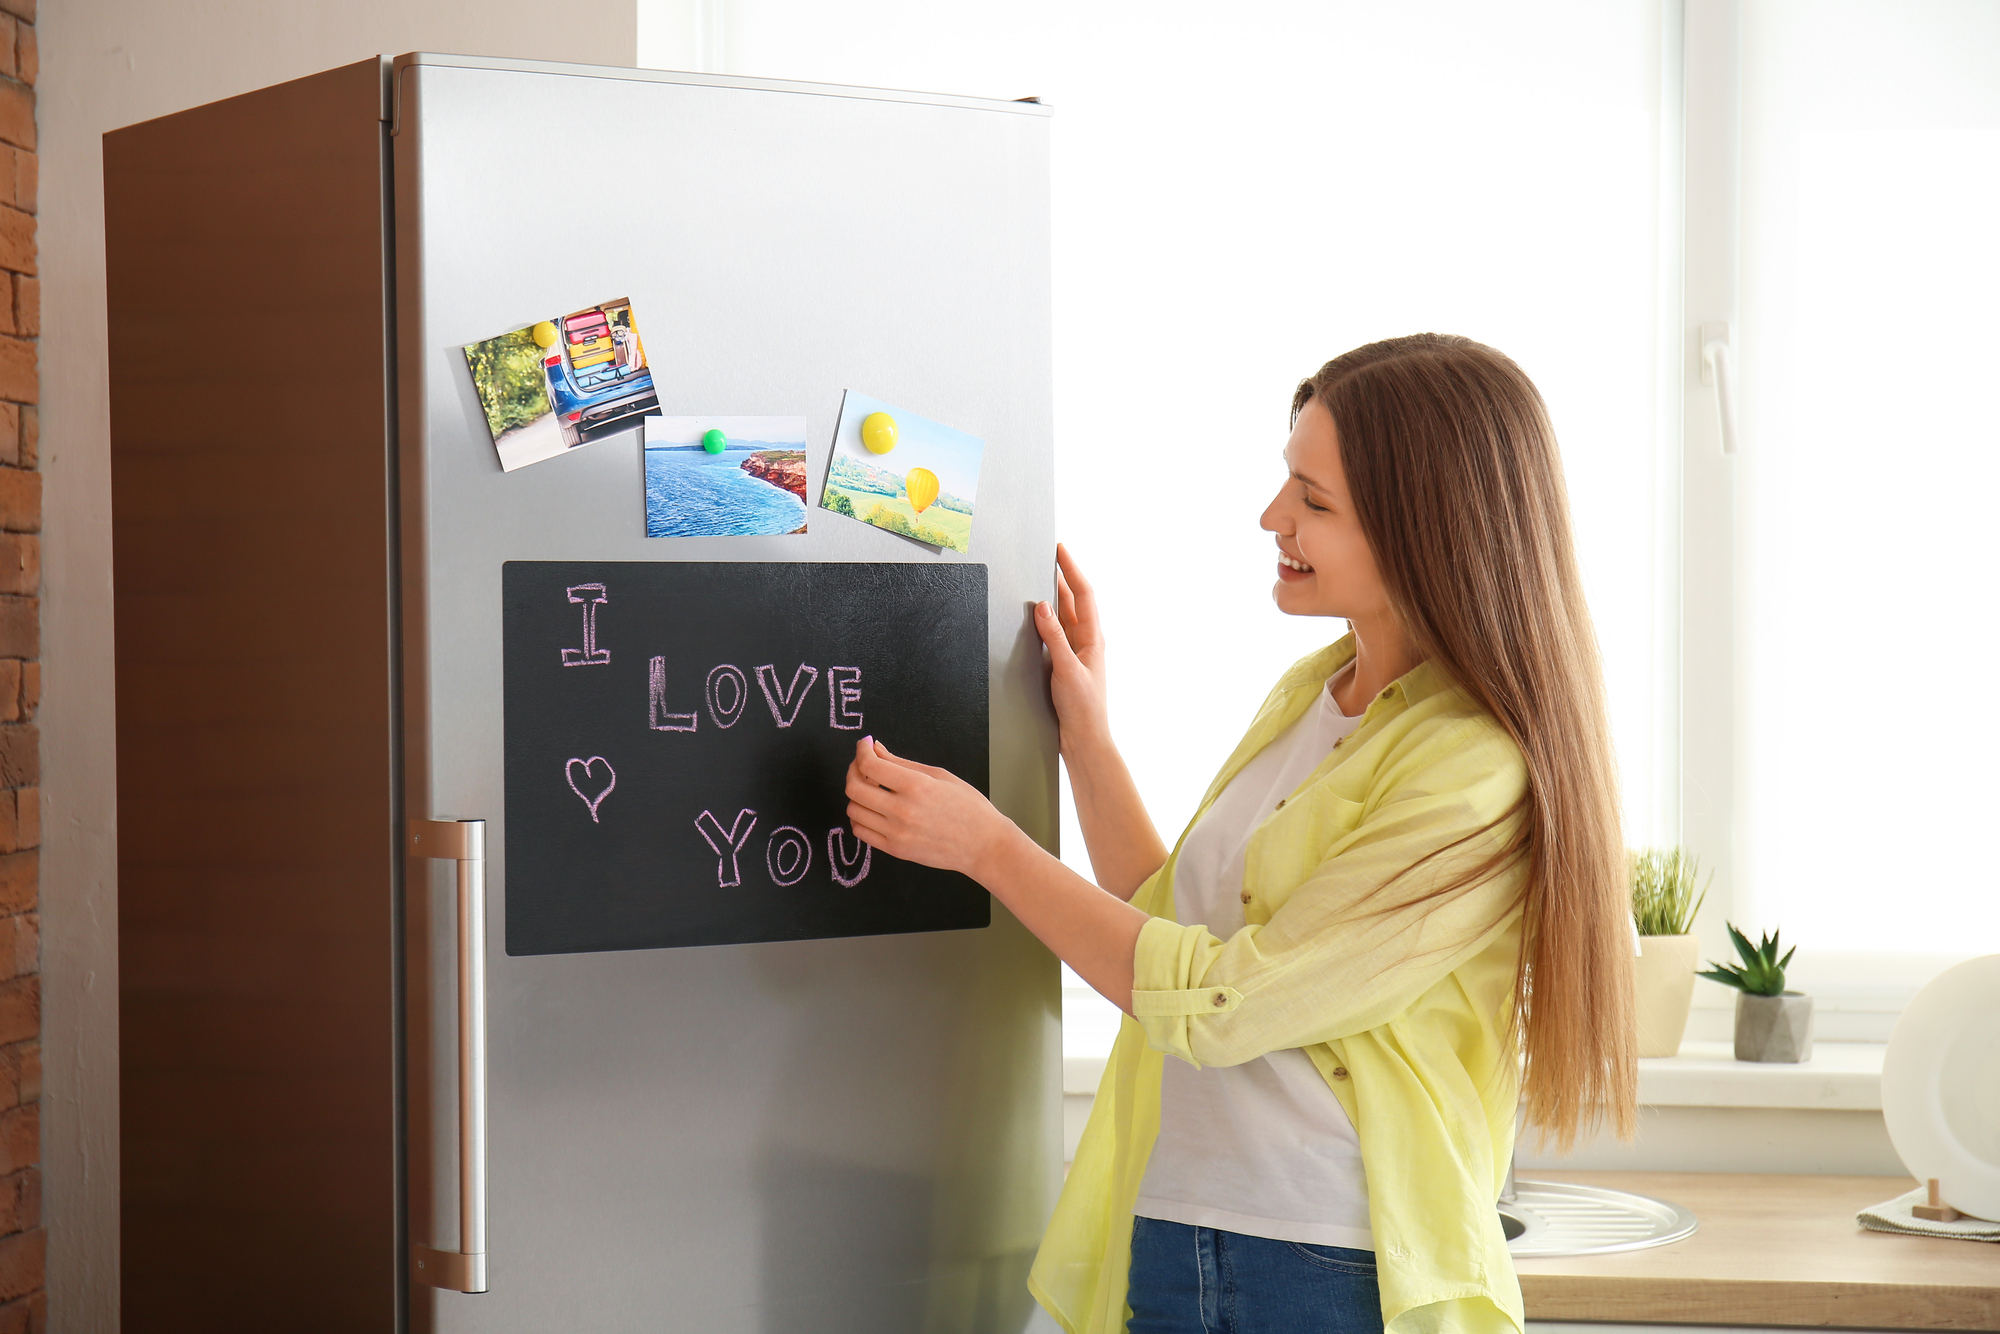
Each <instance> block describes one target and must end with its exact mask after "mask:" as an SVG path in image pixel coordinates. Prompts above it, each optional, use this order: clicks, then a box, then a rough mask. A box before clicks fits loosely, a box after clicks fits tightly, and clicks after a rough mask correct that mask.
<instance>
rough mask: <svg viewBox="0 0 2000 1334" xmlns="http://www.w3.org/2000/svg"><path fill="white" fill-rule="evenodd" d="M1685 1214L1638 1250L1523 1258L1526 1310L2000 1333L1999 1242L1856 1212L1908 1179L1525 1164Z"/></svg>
mask: <svg viewBox="0 0 2000 1334" xmlns="http://www.w3.org/2000/svg"><path fill="white" fill-rule="evenodd" d="M1522 1175H1523V1177H1525V1178H1528V1179H1533V1180H1540V1181H1574V1182H1578V1183H1581V1184H1585V1185H1592V1186H1609V1187H1611V1188H1612V1189H1614V1190H1628V1191H1632V1192H1633V1193H1635V1194H1639V1195H1651V1196H1653V1197H1654V1198H1656V1199H1663V1200H1671V1201H1673V1202H1674V1203H1675V1204H1678V1205H1682V1206H1684V1207H1685V1208H1687V1209H1690V1210H1692V1211H1693V1213H1694V1215H1695V1217H1696V1218H1698V1219H1699V1220H1700V1221H1701V1228H1700V1230H1699V1231H1697V1232H1696V1233H1695V1234H1694V1235H1693V1236H1691V1237H1689V1238H1687V1239H1686V1240H1685V1241H1678V1242H1675V1243H1673V1244H1672V1245H1669V1246H1656V1247H1654V1248H1653V1249H1651V1250H1645V1251H1625V1252H1619V1253H1614V1254H1611V1255H1595V1256H1590V1255H1585V1256H1575V1257H1570V1258H1564V1259H1545V1260H1522V1261H1519V1262H1518V1264H1517V1265H1516V1268H1517V1269H1518V1270H1519V1271H1520V1275H1521V1292H1522V1295H1523V1296H1524V1297H1525V1298H1526V1300H1527V1306H1528V1318H1529V1319H1530V1320H1633V1321H1651V1322H1656V1323H1667V1324H1713V1325H1839V1326H1846V1327H1848V1328H1850V1329H1965V1330H2000V1243H1994V1242H1975V1241H1957V1240H1947V1239H1944V1238H1937V1237H1910V1236H1900V1235H1897V1234H1894V1233H1888V1232H1870V1231H1868V1230H1867V1229H1866V1228H1863V1227H1862V1226H1861V1225H1860V1224H1858V1223H1856V1222H1855V1221H1854V1215H1855V1212H1856V1211H1857V1210H1860V1209H1863V1208H1866V1207H1867V1206H1868V1205H1871V1204H1880V1203H1881V1202H1882V1201H1884V1200H1888V1199H1893V1198H1895V1197H1896V1196H1898V1195H1900V1194H1902V1193H1903V1192H1904V1191H1906V1190H1909V1189H1910V1188H1911V1187H1913V1186H1914V1185H1915V1184H1916V1183H1915V1182H1914V1181H1911V1180H1909V1179H1907V1178H1904V1177H1835V1176H1737V1175H1729V1174H1723V1173H1712V1172H1562V1171H1546V1172H1545V1171H1541V1170H1535V1171H1529V1172H1524V1173H1522Z"/></svg>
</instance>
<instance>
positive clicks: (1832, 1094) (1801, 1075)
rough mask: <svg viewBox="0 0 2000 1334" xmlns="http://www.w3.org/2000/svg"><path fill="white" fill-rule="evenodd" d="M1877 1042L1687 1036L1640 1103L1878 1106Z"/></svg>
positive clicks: (1069, 1086)
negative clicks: (1754, 1043)
mask: <svg viewBox="0 0 2000 1334" xmlns="http://www.w3.org/2000/svg"><path fill="white" fill-rule="evenodd" d="M1885 1050H1886V1048H1885V1047H1884V1046H1883V1044H1881V1043H1879V1042H1815V1043H1814V1044H1813V1055H1812V1059H1811V1060H1810V1061H1802V1062H1800V1063H1799V1064H1797V1065H1776V1064H1771V1065H1766V1064H1761V1063H1759V1062H1755V1061H1739V1060H1737V1059H1735V1057H1734V1056H1732V1055H1731V1048H1730V1044H1729V1043H1727V1042H1686V1043H1683V1044H1682V1045H1681V1050H1680V1054H1679V1055H1677V1056H1661V1057H1653V1058H1648V1059H1644V1060H1641V1061H1640V1062H1639V1103H1640V1105H1641V1106H1645V1107H1778V1108H1790V1109H1796V1110H1817V1111H1880V1110H1881V1109H1882V1053H1883V1052H1884V1051H1885ZM1107 1056H1108V1052H1107V1054H1106V1055H1083V1054H1071V1053H1068V1052H1066V1053H1065V1054H1064V1056H1063V1092H1064V1093H1069V1094H1085V1095H1088V1094H1094V1093H1096V1092H1097V1085H1098V1081H1099V1080H1101V1079H1103V1077H1104V1065H1105V1061H1106V1059H1107Z"/></svg>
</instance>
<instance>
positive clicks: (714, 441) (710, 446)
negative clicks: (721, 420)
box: [701, 428, 729, 454]
mask: <svg viewBox="0 0 2000 1334" xmlns="http://www.w3.org/2000/svg"><path fill="white" fill-rule="evenodd" d="M701 447H702V448H703V449H705V450H707V451H708V452H709V453H711V454H720V453H721V452H722V451H723V450H725V449H727V448H728V447H729V437H728V436H726V435H724V434H723V433H722V432H721V431H718V430H715V429H713V428H710V429H709V430H706V431H704V432H702V435H701Z"/></svg>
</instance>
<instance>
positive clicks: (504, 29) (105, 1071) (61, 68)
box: [40, 0, 636, 1334]
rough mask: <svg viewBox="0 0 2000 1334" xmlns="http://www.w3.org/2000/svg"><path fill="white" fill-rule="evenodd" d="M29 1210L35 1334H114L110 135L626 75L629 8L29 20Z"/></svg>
mask: <svg viewBox="0 0 2000 1334" xmlns="http://www.w3.org/2000/svg"><path fill="white" fill-rule="evenodd" d="M40 26H41V48H42V80H41V87H40V98H41V107H40V120H41V126H40V129H41V267H42V275H43V282H42V292H43V317H42V329H43V334H42V344H41V358H42V444H41V449H42V471H43V474H44V476H45V478H46V486H47V490H46V493H45V498H44V509H43V515H44V519H43V531H44V536H43V539H42V541H43V545H42V552H43V557H42V560H43V564H42V568H43V610H42V643H43V649H42V658H43V661H44V662H45V663H46V664H47V665H46V670H45V673H44V677H43V679H44V681H45V682H46V688H45V691H44V695H43V704H42V713H41V726H42V773H43V779H42V812H43V816H42V819H43V831H44V832H43V839H42V972H43V977H42V996H43V1002H42V1006H43V1008H42V1045H43V1050H44V1062H45V1083H44V1089H43V1095H42V1162H43V1173H44V1188H43V1210H44V1218H45V1220H46V1225H47V1228H48V1233H49V1260H48V1285H49V1310H50V1313H51V1328H53V1329H55V1330H58V1331H63V1332H64V1334H70V1332H72V1331H93V1332H95V1331H105V1332H107V1334H108V1331H112V1330H115V1329H116V1328H117V1327H118V1115H117V1112H118V1010H117V1005H118V950H117V925H118V922H117V892H116V887H117V866H116V860H115V837H114V836H115V830H116V825H115V823H114V821H115V812H114V809H113V778H114V758H115V757H114V747H113V723H114V719H113V716H112V662H111V648H112V644H111V534H110V524H109V519H110V474H109V443H108V437H109V426H108V408H107V404H106V398H105V385H106V376H105V342H104V217H103V187H102V158H101V142H102V141H101V138H100V136H101V135H102V134H103V133H104V132H105V131H106V130H111V129H115V128H117V127H119V126H122V125H129V124H131V123H133V122H135V121H141V120H146V119H150V118H152V117H155V116H160V115H165V114H167V113H170V112H174V111H179V110H182V109H183V108H186V107H191V106H197V105H199V104H201V103H204V102H210V101H214V100H216V99H218V98H224V97H229V96H232V95H234V94H237V93H242V92H247V91H249V90H251V89H254V88H261V87H265V86H267V85H269V84H273V83H279V82H282V81H284V80H286V79H292V78H297V77H300V76H302V75H306V74H312V73H315V72H317V71H319V70H323V69H331V68H333V67H335V66H338V65H345V64H349V63H352V62H353V61H356V60H364V59H367V58H368V57H370V56H374V55H381V54H389V55H397V54H401V53H403V52H406V51H446V52H458V53H466V54H476V55H498V56H514V57H523V58H530V59H539V60H565V61H578V62H584V63H589V64H600V65H631V64H634V63H636V60H635V57H636V48H635V35H636V21H635V18H634V8H633V5H632V3H630V0H617V2H614V3H601V2H600V3H578V2H577V0H342V3H340V4H337V5H333V4H324V3H313V2H312V0H259V3H257V4H251V5H245V4H238V3H230V0H178V2H177V3H175V4H171V5H167V4H159V3H156V2H155V3H148V2H147V0H59V3H55V4H49V5H45V6H44V7H43V9H42V17H41V25H40Z"/></svg>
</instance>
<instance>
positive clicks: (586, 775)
mask: <svg viewBox="0 0 2000 1334" xmlns="http://www.w3.org/2000/svg"><path fill="white" fill-rule="evenodd" d="M599 765H602V766H603V767H604V777H603V778H602V779H601V780H600V779H599V778H598V776H597V769H598V766H599ZM578 768H581V769H582V770H583V781H582V782H580V783H579V782H578V781H577V770H578ZM563 776H564V777H565V778H567V779H569V789H570V791H572V792H574V793H576V795H577V796H579V797H581V798H582V799H583V804H584V805H586V806H588V807H590V822H591V823H592V824H602V823H603V821H601V820H599V819H598V818H597V808H598V807H599V806H602V805H603V804H604V799H605V798H606V797H608V796H610V795H611V789H612V788H614V787H617V786H618V773H617V771H616V770H614V769H613V768H612V767H611V761H610V760H607V759H605V758H604V757H603V756H602V755H593V756H591V757H590V758H589V759H587V760H581V759H579V760H571V761H570V762H569V763H568V764H565V765H564V766H563ZM593 792H594V793H596V794H597V795H596V796H592V795H591V793H593Z"/></svg>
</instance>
